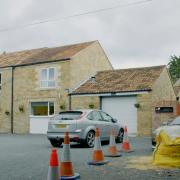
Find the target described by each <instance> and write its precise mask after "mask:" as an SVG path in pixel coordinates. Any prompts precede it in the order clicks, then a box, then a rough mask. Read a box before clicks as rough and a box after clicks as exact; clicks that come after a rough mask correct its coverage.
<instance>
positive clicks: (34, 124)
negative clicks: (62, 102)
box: [29, 102, 54, 134]
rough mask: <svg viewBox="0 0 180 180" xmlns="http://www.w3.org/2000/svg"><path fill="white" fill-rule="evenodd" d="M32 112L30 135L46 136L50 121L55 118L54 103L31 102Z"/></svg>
mask: <svg viewBox="0 0 180 180" xmlns="http://www.w3.org/2000/svg"><path fill="white" fill-rule="evenodd" d="M30 110H31V112H30V130H29V131H30V133H31V134H46V133H47V129H48V121H49V120H50V118H51V117H53V116H54V102H31V103H30Z"/></svg>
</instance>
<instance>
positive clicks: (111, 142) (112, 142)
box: [110, 135, 116, 146]
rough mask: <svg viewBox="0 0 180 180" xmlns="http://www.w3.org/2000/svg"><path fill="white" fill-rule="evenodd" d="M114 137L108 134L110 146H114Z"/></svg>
mask: <svg viewBox="0 0 180 180" xmlns="http://www.w3.org/2000/svg"><path fill="white" fill-rule="evenodd" d="M115 144H116V143H115V137H114V136H112V135H111V136H110V146H115Z"/></svg>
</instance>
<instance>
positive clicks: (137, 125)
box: [71, 66, 176, 136]
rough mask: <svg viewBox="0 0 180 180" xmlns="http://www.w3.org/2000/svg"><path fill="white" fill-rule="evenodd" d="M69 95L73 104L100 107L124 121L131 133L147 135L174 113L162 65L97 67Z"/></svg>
mask: <svg viewBox="0 0 180 180" xmlns="http://www.w3.org/2000/svg"><path fill="white" fill-rule="evenodd" d="M71 98H72V107H73V108H89V107H94V108H100V109H102V110H103V111H106V112H107V113H109V114H110V115H111V116H112V117H114V118H116V119H118V120H119V121H120V122H121V123H122V124H124V125H127V127H128V130H129V133H130V134H132V135H140V136H150V135H151V133H152V131H153V130H154V129H155V128H157V127H158V126H159V125H160V124H161V123H162V122H163V121H167V120H168V118H170V117H174V116H175V115H176V96H175V93H174V89H173V85H172V82H171V79H170V75H169V72H168V70H167V68H166V66H154V67H143V68H130V69H119V70H107V71H100V72H98V73H97V74H96V75H95V76H94V77H91V78H90V79H89V80H87V81H86V82H85V83H84V84H82V85H80V86H79V87H77V88H76V89H74V90H73V92H72V93H71ZM80 99H81V101H80Z"/></svg>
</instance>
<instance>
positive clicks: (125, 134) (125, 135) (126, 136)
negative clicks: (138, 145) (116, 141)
mask: <svg viewBox="0 0 180 180" xmlns="http://www.w3.org/2000/svg"><path fill="white" fill-rule="evenodd" d="M127 141H128V135H127V133H124V138H123V142H127Z"/></svg>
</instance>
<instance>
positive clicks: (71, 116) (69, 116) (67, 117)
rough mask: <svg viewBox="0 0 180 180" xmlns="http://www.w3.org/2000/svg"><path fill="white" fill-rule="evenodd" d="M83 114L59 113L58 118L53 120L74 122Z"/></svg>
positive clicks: (76, 112) (78, 112)
mask: <svg viewBox="0 0 180 180" xmlns="http://www.w3.org/2000/svg"><path fill="white" fill-rule="evenodd" d="M82 114H83V113H82V112H81V111H72V112H71V111H65V112H60V114H59V115H58V116H56V117H55V118H54V119H55V120H76V119H78V118H79V117H80V116H81V115H82Z"/></svg>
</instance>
